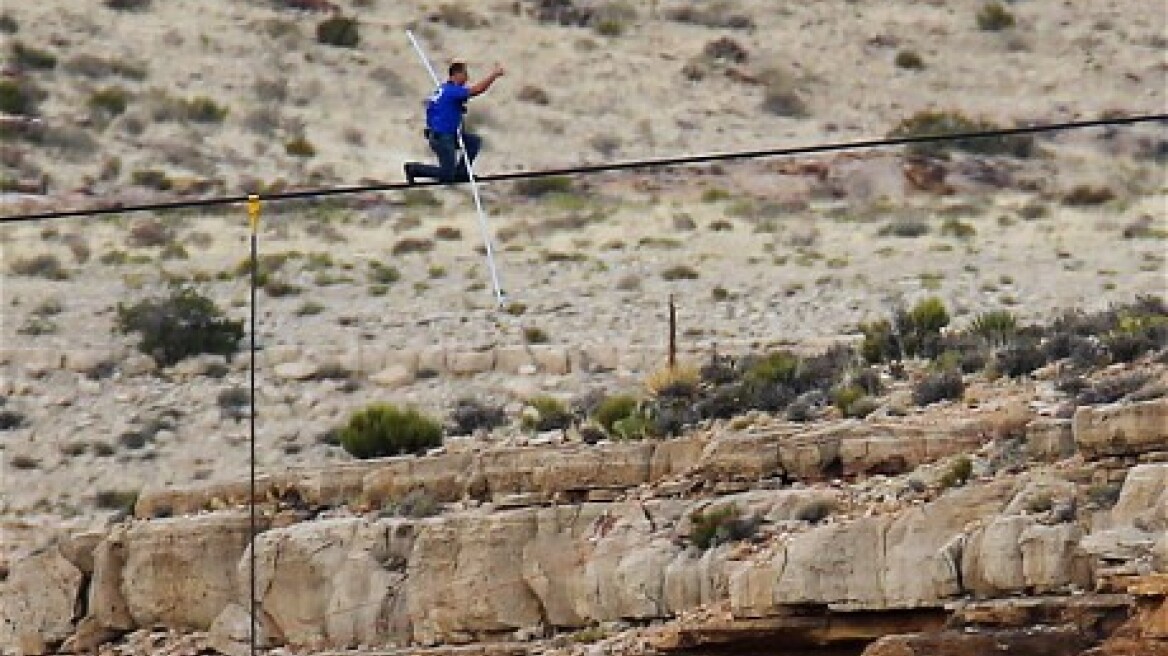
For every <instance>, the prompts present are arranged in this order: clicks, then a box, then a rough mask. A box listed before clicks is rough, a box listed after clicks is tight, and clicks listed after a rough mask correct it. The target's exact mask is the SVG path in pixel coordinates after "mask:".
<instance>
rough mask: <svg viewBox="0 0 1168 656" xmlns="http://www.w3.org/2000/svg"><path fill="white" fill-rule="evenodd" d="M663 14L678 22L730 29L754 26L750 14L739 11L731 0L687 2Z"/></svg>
mask: <svg viewBox="0 0 1168 656" xmlns="http://www.w3.org/2000/svg"><path fill="white" fill-rule="evenodd" d="M665 16H666V17H667V18H669V19H670V20H673V21H677V22H679V23H689V24H692V25H701V26H703V27H712V28H728V29H732V30H749V29H752V28H753V27H754V21H753V20H752V19H751V18H750V16H748V15H746V14H744V13H741V11H739V8H738V5H737V3H736V2H732V1H731V0H705V1H704V2H687V3H685V4H683V5H681V6H678V7H674V8H671V9H669V10H667V11H666V13H665Z"/></svg>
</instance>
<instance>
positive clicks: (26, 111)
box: [0, 79, 40, 116]
mask: <svg viewBox="0 0 1168 656" xmlns="http://www.w3.org/2000/svg"><path fill="white" fill-rule="evenodd" d="M39 103H40V94H39V93H38V92H37V90H36V88H35V87H33V86H32V85H31V84H29V83H27V82H25V81H21V80H4V79H0V113H4V114H14V115H16V116H35V115H36V113H37V105H38V104H39Z"/></svg>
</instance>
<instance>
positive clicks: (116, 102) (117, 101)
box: [89, 87, 130, 116]
mask: <svg viewBox="0 0 1168 656" xmlns="http://www.w3.org/2000/svg"><path fill="white" fill-rule="evenodd" d="M129 104H130V95H129V94H128V93H127V92H126V90H125V89H123V88H122V87H106V88H104V89H100V90H98V91H95V92H93V95H91V96H89V107H90V108H91V109H94V110H96V111H98V112H101V113H103V114H105V115H106V116H118V115H120V114H122V113H123V112H125V111H126V107H127V106H128V105H129Z"/></svg>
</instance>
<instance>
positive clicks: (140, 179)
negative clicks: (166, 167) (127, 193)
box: [130, 169, 174, 191]
mask: <svg viewBox="0 0 1168 656" xmlns="http://www.w3.org/2000/svg"><path fill="white" fill-rule="evenodd" d="M130 183H131V184H133V185H135V186H137V187H145V188H147V189H154V190H156V191H170V190H171V189H173V188H174V180H172V179H171V178H170V176H168V175H167V174H166V172H165V171H160V170H158V169H139V170H137V171H134V172H132V173H131V174H130Z"/></svg>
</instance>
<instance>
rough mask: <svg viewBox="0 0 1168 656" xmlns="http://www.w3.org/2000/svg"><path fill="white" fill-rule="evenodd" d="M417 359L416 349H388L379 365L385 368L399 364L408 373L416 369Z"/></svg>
mask: <svg viewBox="0 0 1168 656" xmlns="http://www.w3.org/2000/svg"><path fill="white" fill-rule="evenodd" d="M418 359H419V355H418V350H417V349H412V348H407V349H390V350H388V351H386V352H385V355H384V362H382V363H381V366H382V367H386V368H388V367H393V366H400V367H403V368H405V370H406V371H408V372H410V373H415V372H417V370H418Z"/></svg>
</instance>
